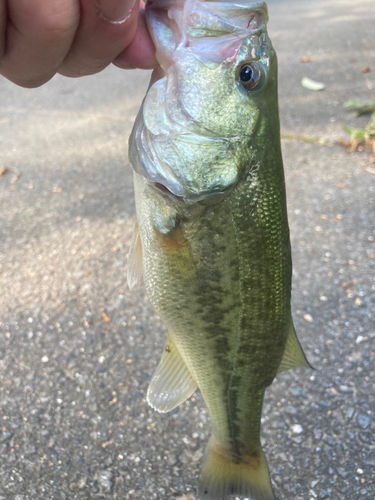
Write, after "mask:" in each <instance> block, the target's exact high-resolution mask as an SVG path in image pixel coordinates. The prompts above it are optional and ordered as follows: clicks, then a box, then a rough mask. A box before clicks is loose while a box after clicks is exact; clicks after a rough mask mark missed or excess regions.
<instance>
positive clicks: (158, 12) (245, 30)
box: [128, 0, 310, 500]
mask: <svg viewBox="0 0 375 500" xmlns="http://www.w3.org/2000/svg"><path fill="white" fill-rule="evenodd" d="M145 8H146V19H147V26H148V29H149V32H150V34H151V37H152V39H153V42H154V44H155V47H156V58H157V60H158V62H159V64H160V67H159V68H158V69H156V70H155V72H154V74H153V76H152V78H151V83H150V87H149V89H148V91H147V94H146V96H145V98H144V101H143V103H142V106H141V108H140V110H139V113H138V115H137V118H136V120H135V124H134V127H133V130H132V133H131V136H130V140H129V159H130V162H131V165H132V167H133V171H134V191H135V204H136V214H137V227H136V231H135V234H134V238H133V241H132V244H131V248H130V252H129V264H128V284H129V288H132V287H134V286H135V285H136V284H137V283H139V282H140V281H141V280H142V279H143V280H144V284H145V287H146V291H147V294H148V296H149V298H150V301H151V303H152V305H153V307H154V308H155V310H156V311H157V313H158V314H159V315H160V317H161V318H162V320H163V322H164V324H165V326H166V329H167V340H166V345H165V349H164V351H163V354H162V356H161V360H160V364H159V365H158V367H157V369H156V372H155V374H154V375H153V378H152V379H151V382H150V386H149V388H148V392H147V400H148V402H149V404H150V405H151V406H152V407H153V408H154V409H155V410H157V411H159V412H168V411H171V410H172V409H173V408H175V407H176V406H178V405H180V404H181V403H183V402H184V401H185V400H186V399H187V398H189V397H190V396H191V395H192V394H193V393H194V391H196V390H197V389H198V388H199V390H200V391H201V394H202V396H203V399H204V401H205V404H206V406H207V409H208V413H209V416H210V419H211V423H212V436H211V438H210V440H209V442H208V445H207V449H206V452H205V456H204V461H203V465H202V470H201V473H200V476H199V483H198V491H199V498H200V499H201V500H221V499H222V498H225V497H226V496H228V495H231V494H236V495H242V496H245V497H250V498H252V499H254V500H271V499H273V498H274V494H273V489H272V484H271V480H270V475H269V470H268V465H267V461H266V458H265V455H264V452H263V450H262V447H261V442H260V424H261V413H262V405H263V399H264V393H265V389H266V388H267V387H268V386H269V385H270V384H271V383H272V381H273V380H274V378H275V377H276V375H278V374H279V373H281V372H283V371H285V370H289V369H291V368H294V367H297V366H305V367H309V366H310V365H309V363H308V361H307V359H306V356H305V354H304V352H303V350H302V347H301V344H300V342H299V340H298V338H297V336H296V333H295V329H294V326H293V320H292V315H291V277H292V261H291V247H290V237H289V227H288V219H287V207H286V194H285V182H284V172H283V160H282V153H281V145H280V125H279V114H278V97H277V59H276V54H275V51H274V49H273V47H272V44H271V41H270V39H269V36H268V33H267V21H268V10H267V6H266V4H265V3H264V2H255V3H247V2H246V1H244V0H235V1H201V0H147V2H146V7H145Z"/></svg>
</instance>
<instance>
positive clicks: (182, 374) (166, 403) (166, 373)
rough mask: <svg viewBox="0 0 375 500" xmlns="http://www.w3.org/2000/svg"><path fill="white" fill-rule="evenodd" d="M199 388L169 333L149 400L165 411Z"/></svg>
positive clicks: (155, 407) (149, 391)
mask: <svg viewBox="0 0 375 500" xmlns="http://www.w3.org/2000/svg"><path fill="white" fill-rule="evenodd" d="M196 389H197V384H196V383H195V382H194V380H193V378H192V376H191V374H190V372H189V369H188V367H187V366H186V364H185V362H184V360H183V359H182V357H181V355H180V353H179V352H178V349H177V346H176V344H175V342H174V340H173V338H172V336H171V335H170V334H169V333H168V336H167V345H166V347H165V350H164V352H163V354H162V357H161V360H160V363H159V366H158V367H157V369H156V372H155V373H154V376H153V377H152V380H151V383H150V386H149V388H148V391H147V401H148V402H149V404H150V405H151V406H152V407H153V408H154V409H155V410H157V411H160V412H162V413H165V412H167V411H171V410H173V408H175V407H176V406H178V405H179V404H181V403H183V402H184V401H185V400H186V399H187V398H189V397H190V396H191V395H192V394H193V392H194V391H195V390H196Z"/></svg>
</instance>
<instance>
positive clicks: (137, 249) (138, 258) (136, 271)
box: [128, 223, 143, 290]
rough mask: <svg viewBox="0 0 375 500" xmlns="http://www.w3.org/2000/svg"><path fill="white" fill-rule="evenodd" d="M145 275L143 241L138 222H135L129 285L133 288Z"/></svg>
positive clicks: (130, 257)
mask: <svg viewBox="0 0 375 500" xmlns="http://www.w3.org/2000/svg"><path fill="white" fill-rule="evenodd" d="M142 276H143V257H142V241H141V235H140V234H139V228H138V224H137V223H136V224H135V228H134V234H133V239H132V242H131V244H130V249H129V254H128V287H129V290H132V288H134V287H135V286H136V285H138V283H140V282H141V281H142Z"/></svg>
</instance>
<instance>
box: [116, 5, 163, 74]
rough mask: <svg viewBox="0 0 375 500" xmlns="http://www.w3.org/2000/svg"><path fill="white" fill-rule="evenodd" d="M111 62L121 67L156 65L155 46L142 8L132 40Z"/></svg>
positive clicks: (143, 67) (149, 67)
mask: <svg viewBox="0 0 375 500" xmlns="http://www.w3.org/2000/svg"><path fill="white" fill-rule="evenodd" d="M113 63H114V64H115V65H116V66H118V67H119V68H123V69H131V68H141V69H152V68H155V67H156V66H157V65H158V62H157V60H156V57H155V47H154V44H153V42H152V39H151V37H150V34H149V32H148V29H147V26H146V21H145V11H144V9H143V8H140V9H139V14H138V25H137V31H136V33H135V36H134V38H133V40H132V42H131V43H130V45H129V46H128V47H127V48H126V49H125V50H124V51H122V52H121V54H120V55H119V56H117V57H116V59H115V60H114V62H113Z"/></svg>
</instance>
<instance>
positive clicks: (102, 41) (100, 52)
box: [59, 0, 139, 77]
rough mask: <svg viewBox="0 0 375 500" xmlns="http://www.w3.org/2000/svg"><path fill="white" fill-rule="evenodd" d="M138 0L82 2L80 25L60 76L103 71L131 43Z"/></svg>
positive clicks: (83, 0) (89, 0)
mask: <svg viewBox="0 0 375 500" xmlns="http://www.w3.org/2000/svg"><path fill="white" fill-rule="evenodd" d="M138 3H139V0H81V23H80V25H79V28H78V30H77V34H76V37H75V39H74V42H73V45H72V47H71V50H70V51H69V54H68V55H67V57H66V58H65V60H64V62H63V64H62V66H61V69H60V71H59V72H60V73H61V74H62V75H65V76H73V77H74V76H83V75H92V74H94V73H97V72H99V71H101V70H102V69H104V68H105V67H106V66H108V65H109V64H111V62H112V61H113V60H114V59H115V58H116V57H117V56H118V54H120V53H121V52H122V51H123V50H124V49H125V48H126V47H127V46H128V45H129V44H130V42H131V41H132V39H133V37H134V34H135V31H136V26H137V18H138Z"/></svg>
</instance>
